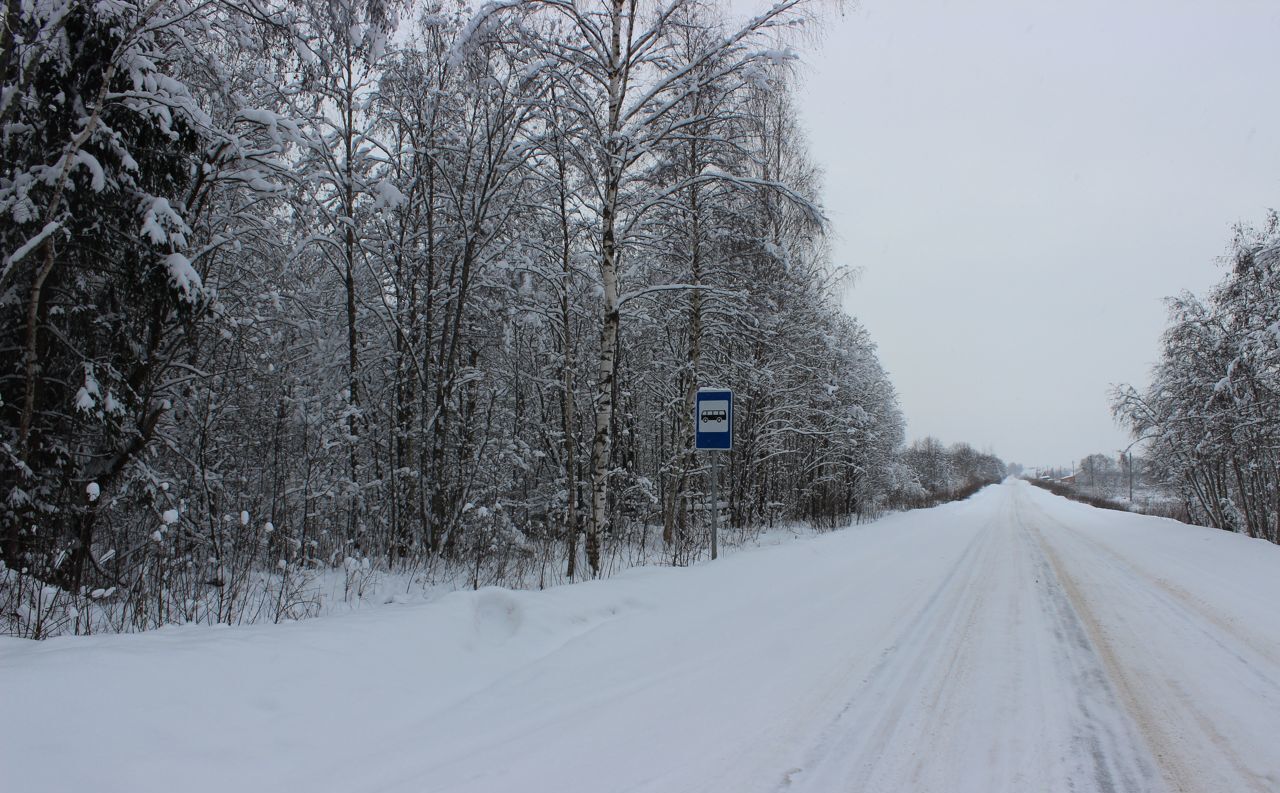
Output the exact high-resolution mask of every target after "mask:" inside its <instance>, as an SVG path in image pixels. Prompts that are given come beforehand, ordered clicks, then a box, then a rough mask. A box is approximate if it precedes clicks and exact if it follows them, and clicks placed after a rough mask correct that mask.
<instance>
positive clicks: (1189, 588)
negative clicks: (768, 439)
mask: <svg viewBox="0 0 1280 793" xmlns="http://www.w3.org/2000/svg"><path fill="white" fill-rule="evenodd" d="M0 714H2V716H0V790H3V791H6V793H28V792H29V793H43V792H49V791H94V792H95V793H101V792H103V791H130V793H137V792H138V791H164V792H165V793H195V792H197V791H217V792H218V793H230V792H231V791H235V792H236V793H246V792H247V791H271V793H286V792H288V791H301V792H303V793H313V792H316V791H341V792H342V793H355V792H357V791H370V792H372V791H380V792H381V791H405V792H406V793H408V792H413V793H421V792H425V791H458V792H459V793H462V792H475V791H492V792H494V793H507V792H511V793H520V792H523V791H556V792H557V793H562V792H568V791H584V792H589V793H605V792H606V791H653V792H654V793H678V792H680V791H699V792H702V791H724V793H751V792H752V791H760V792H761V793H775V792H776V791H789V792H792V793H798V792H800V791H804V792H817V793H827V792H828V791H830V792H835V791H856V792H857V793H895V792H897V791H945V792H946V793H960V792H962V791H973V792H974V793H996V792H998V791H1010V792H1012V791H1018V792H1019V793H1042V792H1046V791H1198V792H1200V793H1235V792H1236V791H1240V792H1246V791H1280V547H1276V546H1272V545H1268V544H1266V543H1263V542H1261V541H1254V540H1249V539H1247V538H1244V537H1240V536H1237V535H1232V534H1228V533H1225V532H1221V531H1213V530H1210V529H1202V528H1196V527H1190V526H1184V525H1181V524H1178V523H1174V522H1172V521H1167V520H1161V519H1156V518H1146V517H1140V516H1135V515H1129V514H1123V513H1116V512H1104V511H1100V510H1095V509H1093V508H1090V507H1086V506H1083V505H1080V504H1075V503H1071V502H1068V501H1065V500H1063V499H1060V498H1057V497H1055V496H1052V495H1049V494H1047V493H1044V492H1042V491H1040V490H1037V489H1035V488H1033V487H1031V486H1029V485H1027V484H1026V483H1023V482H1014V481H1011V482H1008V483H1006V484H1004V485H1000V486H996V487H992V488H988V489H987V490H985V491H983V492H982V493H980V494H978V495H977V496H975V497H973V498H972V499H970V500H968V501H966V502H962V503H958V504H951V505H948V506H944V507H939V508H937V509H932V510H927V511H917V512H910V513H905V514H899V515H895V516H892V517H890V518H887V519H885V520H882V521H879V522H876V523H873V524H868V525H864V526H859V527H854V528H851V529H848V530H845V531H841V532H836V533H833V534H829V535H824V536H821V537H817V538H814V539H808V540H803V541H797V542H794V543H791V544H788V545H784V546H780V547H774V548H765V549H760V550H755V551H747V552H743V553H740V554H737V555H735V556H733V557H730V558H727V559H722V560H720V561H718V562H715V563H711V564H704V565H700V566H698V567H695V568H692V569H670V568H647V569H641V570H634V571H632V572H630V573H627V574H624V575H620V576H618V577H616V578H613V579H611V580H608V581H604V582H597V583H587V584H578V585H573V586H564V587H559V588H556V589H551V590H547V591H544V592H510V591H506V590H498V589H489V590H481V591H479V592H465V593H456V594H453V595H449V596H446V597H444V598H442V599H440V600H438V601H435V602H433V603H429V604H418V605H406V606H388V607H385V608H382V609H378V610H374V611H368V612H363V613H357V614H351V615H345V616H338V617H331V618H325V619H319V620H313V621H310V622H303V623H294V624H288V625H282V626H252V627H241V628H228V629H212V628H207V627H206V628H176V629H168V630H162V631H158V632H155V633H151V634H143V635H129V636H102V637H89V638H66V639H53V640H50V641H46V642H43V643H33V642H25V641H19V640H14V639H9V640H6V641H3V642H0Z"/></svg>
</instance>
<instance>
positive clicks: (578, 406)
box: [0, 0, 1003, 637]
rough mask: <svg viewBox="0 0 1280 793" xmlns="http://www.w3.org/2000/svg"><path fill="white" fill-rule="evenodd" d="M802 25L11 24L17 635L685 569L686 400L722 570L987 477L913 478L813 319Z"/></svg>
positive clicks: (11, 463) (933, 453)
mask: <svg viewBox="0 0 1280 793" xmlns="http://www.w3.org/2000/svg"><path fill="white" fill-rule="evenodd" d="M816 13H817V7H816V6H815V5H814V4H813V3H811V2H809V0H784V1H783V2H780V3H778V4H776V5H773V6H772V7H769V8H767V9H766V10H764V11H763V12H761V13H760V14H759V15H758V16H756V17H754V18H747V19H740V20H736V21H735V20H734V19H732V18H731V16H730V14H729V12H728V11H727V10H726V9H725V8H722V7H720V6H717V5H715V4H712V3H707V2H702V1H701V0H664V2H658V3H648V2H638V0H607V1H605V2H601V1H600V0H584V1H583V2H568V1H563V0H551V1H543V0H516V1H513V2H497V3H489V4H487V5H484V6H482V7H479V8H470V7H468V6H466V5H464V4H449V3H445V4H440V3H433V4H428V5H425V6H408V5H395V4H390V3H386V2H381V0H373V1H372V2H358V1H357V0H266V1H259V0H248V1H247V2H239V1H233V0H211V1H203V0H147V1H146V2H143V1H142V0H112V2H107V3H88V2H79V1H73V2H69V3H55V2H37V3H21V2H18V1H17V0H11V1H10V2H9V3H8V5H7V17H6V20H7V22H6V26H5V28H4V43H3V53H4V55H3V60H2V61H0V74H2V80H0V128H2V129H3V138H2V139H0V149H2V151H3V168H2V171H0V213H2V215H3V217H4V223H3V224H0V251H2V253H3V263H2V267H0V361H3V367H2V368H0V492H2V493H3V497H2V498H0V562H2V564H3V568H2V569H0V572H2V575H3V578H0V611H2V612H3V615H4V621H5V625H6V632H10V633H15V634H17V635H23V636H36V637H39V636H47V635H52V634H56V633H64V632H78V633H84V632H93V631H103V630H115V631H128V630H139V629H146V628H152V627H157V626H160V625H164V624H170V623H189V622H240V621H253V620H262V619H272V620H280V619H288V618H296V617H302V616H307V615H308V614H310V613H312V612H313V611H314V609H315V603H314V600H313V598H312V596H311V595H310V594H309V593H308V585H309V582H310V581H311V580H312V579H313V578H314V576H315V575H316V574H317V573H322V572H326V571H336V573H337V574H339V575H342V576H345V577H346V579H347V590H348V591H349V590H350V588H351V587H350V582H351V581H352V580H354V579H357V578H360V577H361V576H367V575H369V574H370V571H375V572H376V571H379V570H401V571H405V570H408V571H411V572H415V573H416V574H420V575H423V576H426V577H427V578H430V579H432V580H438V579H441V578H452V579H455V580H461V581H464V582H465V583H467V584H469V585H470V586H481V585H485V584H493V583H521V584H525V585H535V586H546V585H550V584H553V583H559V582H562V581H566V580H574V579H579V578H587V577H594V576H601V575H606V574H608V573H609V572H611V571H613V570H616V569H620V568H621V567H624V566H627V565H628V564H631V563H633V562H634V561H636V560H642V559H648V560H653V559H659V560H663V561H665V562H666V563H669V564H687V563H689V562H691V561H694V560H696V559H699V558H703V557H704V556H705V554H706V552H707V548H708V530H707V525H708V522H709V521H708V517H709V514H710V513H709V511H710V509H712V508H713V507H712V506H711V505H709V504H708V499H707V495H706V493H707V490H708V481H707V477H708V465H707V459H706V455H699V454H697V453H695V452H694V450H693V444H692V433H693V428H692V422H693V400H694V397H695V394H696V391H697V389H698V388H699V387H702V386H718V387H726V388H732V389H733V390H734V391H735V395H736V401H735V405H736V409H735V413H736V415H737V420H736V426H735V443H734V449H733V451H732V452H731V453H727V454H726V455H725V456H724V459H723V461H722V464H721V465H720V471H721V482H720V490H719V492H720V494H721V502H720V503H717V504H716V505H714V508H715V509H718V510H720V513H721V514H722V515H723V516H724V521H723V522H724V523H725V525H727V526H729V527H730V528H729V531H730V533H731V534H733V533H735V532H736V533H737V536H743V535H745V534H750V533H752V532H757V531H759V530H761V529H763V528H766V527H769V526H774V525H779V524H783V523H787V522H795V521H802V522H805V523H807V524H808V525H811V526H817V527H835V526H838V525H845V524H846V523H847V522H848V521H850V520H854V519H858V518H859V517H865V516H870V515H874V514H877V513H878V512H879V511H881V510H883V509H885V508H887V507H890V506H895V505H899V506H900V505H910V504H914V503H923V500H925V499H929V498H937V497H939V495H945V494H946V493H950V492H952V491H954V490H957V489H958V488H960V487H961V486H963V485H964V484H966V483H967V481H968V480H969V479H970V478H971V477H980V478H982V479H983V480H984V481H987V480H992V479H997V478H999V477H1000V476H1001V475H1002V474H1003V466H1002V464H1001V463H1000V461H999V460H998V459H996V458H994V457H993V456H991V455H982V454H979V453H977V452H975V451H974V450H972V449H970V448H968V447H965V446H963V445H962V446H960V447H957V448H956V449H955V450H954V452H955V454H954V455H953V453H952V450H948V449H946V448H943V447H941V446H938V448H932V447H930V449H929V450H927V453H925V452H921V451H920V450H918V449H917V453H916V454H915V456H914V457H913V456H912V455H910V454H907V453H906V451H905V450H904V449H903V448H902V447H903V440H904V437H903V436H904V421H903V417H902V415H901V412H900V410H899V408H898V404H897V399H896V397H895V393H894V389H893V386H892V384H891V383H890V381H889V378H888V376H887V375H886V372H885V371H884V369H883V368H882V367H881V365H880V363H879V361H878V359H877V356H876V348H875V345H874V344H873V343H872V341H871V339H870V338H869V336H868V334H867V332H866V331H865V329H864V328H863V327H861V326H860V325H859V323H858V322H857V321H856V320H855V319H853V318H852V317H850V316H849V315H847V314H846V313H844V312H843V311H842V309H841V308H840V305H839V303H840V295H841V292H842V290H843V289H844V288H845V287H846V286H847V284H848V280H849V277H850V272H849V270H848V269H847V268H845V267H842V266H839V265H837V264H835V263H833V262H832V261H831V259H830V256H829V253H828V247H827V242H826V239H827V235H828V233H829V229H828V228H827V225H828V224H827V221H826V219H825V217H824V215H823V212H822V204H821V196H820V183H821V179H820V173H819V171H818V168H817V167H816V166H815V165H814V163H812V162H811V161H810V160H809V159H808V156H807V153H806V149H805V143H804V135H803V132H802V130H801V129H800V128H799V127H798V125H797V122H796V119H795V112H794V109H793V107H792V96H793V92H794V90H795V85H796V76H795V71H796V70H795V66H794V64H795V60H796V54H795V51H794V50H793V49H792V46H793V45H796V44H797V43H802V41H803V36H804V35H807V34H806V32H805V31H806V30H809V29H811V27H812V26H811V25H807V24H806V23H810V22H812V21H813V19H814V15H815V14H816ZM932 443H934V444H938V442H937V441H932ZM953 457H954V458H955V461H956V464H955V465H952V464H951V461H952V458H953ZM912 460H915V466H916V467H914V468H913V467H912V464H911V463H912Z"/></svg>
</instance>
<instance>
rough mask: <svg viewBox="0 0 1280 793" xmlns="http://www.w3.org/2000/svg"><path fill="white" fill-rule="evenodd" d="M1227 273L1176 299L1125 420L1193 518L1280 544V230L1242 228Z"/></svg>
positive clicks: (1129, 393)
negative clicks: (1147, 381) (1147, 380)
mask: <svg viewBox="0 0 1280 793" xmlns="http://www.w3.org/2000/svg"><path fill="white" fill-rule="evenodd" d="M1223 264H1224V265H1225V266H1226V267H1227V273H1226V275H1225V277H1224V278H1223V279H1222V281H1221V282H1220V283H1219V284H1218V285H1217V286H1215V287H1214V288H1213V289H1211V290H1209V293H1208V294H1207V295H1206V296H1205V297H1203V298H1200V297H1197V296H1195V295H1192V294H1189V293H1184V294H1182V295H1180V296H1178V297H1176V298H1172V299H1170V300H1169V326H1168V328H1167V329H1166V330H1165V332H1164V336H1163V338H1162V347H1161V355H1160V361H1159V363H1158V364H1157V365H1156V367H1155V370H1154V372H1153V376H1152V382H1151V385H1150V386H1149V387H1148V388H1146V389H1145V390H1139V389H1136V388H1134V387H1132V386H1123V387H1121V388H1118V389H1117V390H1116V392H1115V394H1114V401H1113V409H1114V412H1115V414H1116V416H1117V418H1118V419H1119V420H1120V421H1121V422H1123V423H1124V424H1125V425H1126V426H1127V427H1128V428H1129V430H1130V431H1131V432H1132V434H1133V437H1134V438H1135V439H1140V440H1142V441H1144V442H1145V445H1146V453H1145V455H1144V456H1145V458H1146V463H1147V466H1148V468H1149V469H1150V470H1151V471H1152V472H1153V473H1154V474H1155V475H1156V476H1157V477H1158V478H1159V479H1161V480H1162V481H1164V482H1167V483H1168V485H1169V486H1170V487H1172V488H1173V489H1174V491H1175V492H1176V494H1177V496H1178V498H1179V499H1180V500H1181V502H1182V504H1183V507H1184V508H1185V510H1186V512H1187V514H1188V515H1189V517H1190V519H1191V520H1192V521H1193V522H1195V523H1199V524H1202V525H1206V526H1214V527H1217V528H1221V529H1227V530H1229V531H1236V532H1241V533H1243V534H1247V535H1248V536H1250V537H1261V538H1263V539H1267V540H1270V541H1271V542H1280V222H1278V219H1277V216H1276V214H1275V213H1274V212H1273V213H1271V214H1270V216H1269V217H1268V219H1267V220H1266V222H1265V223H1264V224H1263V225H1262V226H1260V227H1255V226H1251V225H1247V224H1241V225H1239V226H1237V227H1236V229H1235V234H1234V236H1233V239H1232V241H1231V246H1230V252H1229V254H1228V255H1227V256H1226V257H1225V259H1224V262H1223Z"/></svg>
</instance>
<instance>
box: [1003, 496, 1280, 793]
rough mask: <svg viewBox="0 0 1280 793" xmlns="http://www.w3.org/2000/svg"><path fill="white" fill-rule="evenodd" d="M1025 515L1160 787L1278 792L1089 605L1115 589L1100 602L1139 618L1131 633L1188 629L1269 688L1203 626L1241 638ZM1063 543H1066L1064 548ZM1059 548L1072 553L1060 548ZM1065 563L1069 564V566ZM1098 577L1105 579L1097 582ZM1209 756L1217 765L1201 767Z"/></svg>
mask: <svg viewBox="0 0 1280 793" xmlns="http://www.w3.org/2000/svg"><path fill="white" fill-rule="evenodd" d="M1015 497H1016V498H1018V499H1019V500H1020V501H1021V500H1024V496H1023V495H1022V494H1021V493H1018V495H1017V496H1015ZM1033 508H1034V509H1035V510H1036V512H1037V513H1038V515H1037V516H1036V517H1037V522H1039V523H1040V524H1047V526H1046V527H1048V526H1052V527H1053V528H1054V529H1055V531H1053V532H1052V534H1053V540H1052V541H1051V540H1049V539H1047V537H1046V535H1045V533H1043V532H1042V531H1041V530H1040V529H1039V528H1038V527H1035V526H1032V527H1031V530H1032V531H1033V532H1034V534H1035V535H1036V537H1037V539H1038V541H1039V543H1040V545H1041V546H1042V547H1043V548H1044V551H1045V554H1046V556H1047V558H1048V560H1049V562H1050V564H1051V566H1052V567H1053V569H1054V572H1055V574H1056V576H1057V578H1058V580H1059V581H1061V583H1062V585H1063V588H1064V589H1065V591H1066V593H1067V596H1068V597H1069V598H1070V600H1071V603H1072V605H1073V606H1074V608H1075V611H1076V613H1077V614H1079V615H1080V618H1081V620H1082V621H1083V624H1084V626H1085V629H1086V631H1087V632H1088V635H1089V639H1090V641H1091V642H1092V644H1093V645H1094V647H1096V648H1097V650H1098V654H1099V656H1100V658H1101V659H1102V661H1103V663H1104V664H1105V666H1106V670H1107V676H1108V678H1109V679H1110V681H1111V683H1112V684H1113V685H1114V686H1115V689H1116V691H1117V693H1118V694H1119V696H1120V698H1121V701H1122V702H1123V703H1124V705H1125V708H1126V709H1127V710H1128V712H1129V714H1130V716H1131V717H1132V718H1133V719H1134V721H1135V722H1136V724H1137V725H1138V728H1139V730H1140V731H1141V734H1142V736H1143V738H1144V740H1145V741H1146V743H1147V745H1148V746H1149V747H1150V750H1151V754H1152V756H1153V757H1154V759H1155V761H1156V764H1157V766H1158V767H1159V769H1160V771H1161V774H1162V775H1163V777H1164V780H1165V782H1166V783H1167V784H1168V786H1169V787H1170V788H1171V789H1172V790H1174V791H1178V793H1221V792H1222V791H1232V792H1233V793H1234V792H1235V791H1245V790H1248V791H1253V792H1254V793H1276V791H1280V780H1277V779H1275V778H1274V777H1265V776H1262V775H1259V774H1258V773H1256V772H1255V771H1254V770H1253V769H1252V768H1251V767H1250V764H1249V763H1248V762H1247V761H1246V759H1245V758H1244V757H1243V756H1241V754H1240V753H1239V752H1238V751H1237V748H1236V746H1235V745H1234V743H1233V742H1232V741H1231V740H1230V739H1228V738H1227V737H1225V736H1224V735H1223V732H1222V730H1221V729H1220V728H1219V727H1218V726H1217V725H1216V723H1215V721H1214V719H1213V718H1212V717H1211V715H1210V714H1207V713H1205V712H1204V709H1203V708H1202V707H1200V706H1199V705H1198V704H1197V703H1196V701H1195V698H1194V697H1192V696H1190V695H1189V694H1188V692H1187V690H1186V688H1185V686H1184V685H1183V684H1181V683H1179V682H1178V681H1177V680H1176V679H1174V678H1171V677H1169V676H1168V675H1169V674H1170V671H1169V670H1168V669H1164V668H1162V667H1164V666H1165V664H1162V663H1161V661H1162V660H1172V659H1160V658H1158V657H1147V658H1146V659H1144V660H1143V659H1134V658H1132V657H1131V656H1132V655H1133V654H1134V653H1133V651H1134V649H1135V648H1136V647H1137V646H1138V643H1139V642H1140V641H1141V637H1137V636H1128V637H1126V638H1128V639H1129V641H1128V642H1124V641H1117V638H1118V637H1117V634H1115V633H1113V631H1112V630H1110V629H1109V626H1108V624H1107V621H1106V620H1105V619H1103V618H1101V617H1100V616H1099V613H1098V612H1099V609H1098V603H1097V602H1096V601H1097V600H1098V599H1099V598H1101V597H1103V595H1102V592H1103V591H1104V590H1105V589H1106V585H1107V584H1108V583H1109V584H1110V585H1111V586H1112V587H1117V586H1118V587H1120V588H1121V589H1122V590H1123V594H1124V595H1126V597H1112V598H1109V599H1108V602H1110V603H1112V605H1115V604H1117V603H1119V604H1123V607H1124V608H1125V609H1126V610H1129V611H1130V612H1131V613H1133V614H1134V615H1137V616H1138V617H1141V618H1142V619H1141V620H1135V622H1134V623H1133V625H1134V626H1137V625H1139V624H1140V623H1145V625H1147V626H1151V627H1154V628H1159V629H1163V628H1164V627H1168V626H1177V625H1181V626H1183V627H1184V630H1185V629H1186V628H1190V629H1191V630H1192V631H1194V632H1195V633H1196V634H1199V635H1200V636H1203V637H1207V638H1208V639H1209V640H1210V646H1211V647H1214V648H1216V649H1217V650H1218V651H1219V652H1220V653H1221V654H1223V655H1226V656H1229V657H1230V658H1231V659H1232V661H1233V662H1234V665H1243V666H1244V667H1245V670H1244V671H1247V672H1248V673H1250V674H1251V676H1255V677H1257V678H1258V679H1260V680H1261V681H1263V682H1264V684H1265V685H1266V686H1267V687H1269V688H1273V689H1274V688H1276V684H1275V681H1274V680H1272V679H1271V678H1270V676H1268V675H1266V674H1265V673H1264V672H1261V671H1260V670H1259V669H1257V668H1256V667H1255V666H1254V665H1251V664H1250V663H1249V662H1248V661H1247V660H1246V659H1245V658H1244V657H1243V656H1242V655H1241V654H1240V653H1239V652H1237V651H1236V650H1234V649H1232V648H1231V647H1229V646H1228V644H1227V643H1226V642H1224V641H1223V640H1222V637H1221V636H1220V635H1214V634H1215V632H1214V631H1213V630H1212V629H1211V628H1210V627H1209V626H1206V625H1205V624H1204V622H1205V621H1207V622H1208V623H1209V625H1210V626H1213V627H1216V628H1217V629H1218V630H1219V631H1226V632H1227V633H1229V634H1231V635H1232V636H1234V637H1236V638H1237V639H1240V640H1241V641H1245V637H1243V636H1240V635H1239V634H1238V632H1237V631H1234V630H1230V629H1229V628H1228V625H1229V623H1227V622H1225V621H1224V620H1222V619H1214V618H1212V617H1211V616H1209V615H1206V614H1205V613H1204V611H1205V609H1206V608H1207V607H1197V606H1196V604H1194V603H1193V602H1188V600H1189V595H1188V596H1187V598H1183V597H1179V596H1178V595H1177V593H1176V592H1175V591H1173V590H1172V589H1171V587H1169V586H1165V585H1161V584H1160V582H1159V580H1158V579H1156V578H1155V577H1153V576H1151V575H1150V574H1145V573H1143V572H1142V571H1140V570H1138V569H1137V568H1136V567H1135V566H1134V565H1132V564H1131V563H1129V562H1128V561H1127V560H1125V559H1123V558H1122V557H1120V556H1119V555H1118V554H1116V553H1115V552H1114V551H1111V550H1110V549H1106V548H1105V547H1102V546H1100V544H1099V543H1097V542H1095V541H1092V540H1090V539H1088V538H1086V537H1084V536H1082V535H1081V534H1080V533H1079V532H1078V531H1076V530H1075V529H1072V528H1071V527H1070V526H1068V525H1067V524H1065V523H1063V522H1062V521H1060V520H1057V519H1056V518H1054V517H1052V516H1050V515H1048V514H1047V513H1046V512H1045V511H1044V510H1043V509H1040V508H1038V507H1034V505H1033ZM1064 540H1066V541H1067V542H1066V543H1064V542H1063V541H1064ZM1067 545H1074V546H1075V547H1074V548H1068V547H1065V546H1067ZM1081 550H1083V551H1084V552H1085V555H1087V556H1089V557H1091V559H1090V560H1089V563H1084V562H1082V561H1081V560H1080V559H1079V558H1073V554H1072V551H1074V552H1075V554H1076V555H1078V554H1080V551H1081ZM1068 559H1071V560H1072V562H1074V564H1072V563H1069V562H1068V561H1067V560H1068ZM1082 571H1088V572H1082ZM1104 572H1105V573H1109V574H1110V575H1109V576H1103V573H1104ZM1104 578H1109V579H1110V580H1109V582H1107V581H1104V580H1103V579H1104ZM1139 584H1146V585H1145V586H1140V585H1139ZM1193 615H1198V616H1199V617H1201V620H1200V621H1197V620H1195V619H1192V616H1193ZM1153 619H1162V620H1164V622H1165V623H1166V625H1165V626H1152V621H1153ZM1135 640H1136V641H1135ZM1247 643H1248V644H1249V645H1252V644H1253V642H1247ZM1277 704H1278V705H1280V698H1277ZM1189 733H1190V734H1189ZM1204 746H1208V747H1211V750H1212V751H1211V752H1210V753H1209V754H1208V755H1207V754H1206V753H1204V751H1203V748H1202V747H1204ZM1209 755H1211V756H1212V757H1213V758H1214V759H1216V760H1218V761H1220V762H1218V763H1216V764H1215V763H1206V762H1204V761H1205V759H1206V757H1208V756H1209ZM1224 765H1225V766H1226V767H1225V768H1224ZM1227 770H1229V772H1230V776H1229V778H1228V776H1227V775H1226V774H1224V773H1223V772H1224V771H1227Z"/></svg>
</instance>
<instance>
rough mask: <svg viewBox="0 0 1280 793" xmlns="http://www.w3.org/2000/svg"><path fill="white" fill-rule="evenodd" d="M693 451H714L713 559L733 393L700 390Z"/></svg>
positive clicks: (716, 551) (729, 443)
mask: <svg viewBox="0 0 1280 793" xmlns="http://www.w3.org/2000/svg"><path fill="white" fill-rule="evenodd" d="M693 422H694V429H695V432H694V448H695V449H697V450H698V451H708V452H711V558H712V559H715V558H716V557H717V556H719V555H720V531H719V528H720V527H719V525H718V524H719V520H720V498H719V496H718V495H717V494H716V485H717V482H718V480H719V479H720V460H719V455H718V454H717V452H722V451H726V452H727V451H732V450H733V392H732V391H730V390H729V389H727V388H699V389H698V396H697V399H696V401H695V402H694V408H693Z"/></svg>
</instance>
